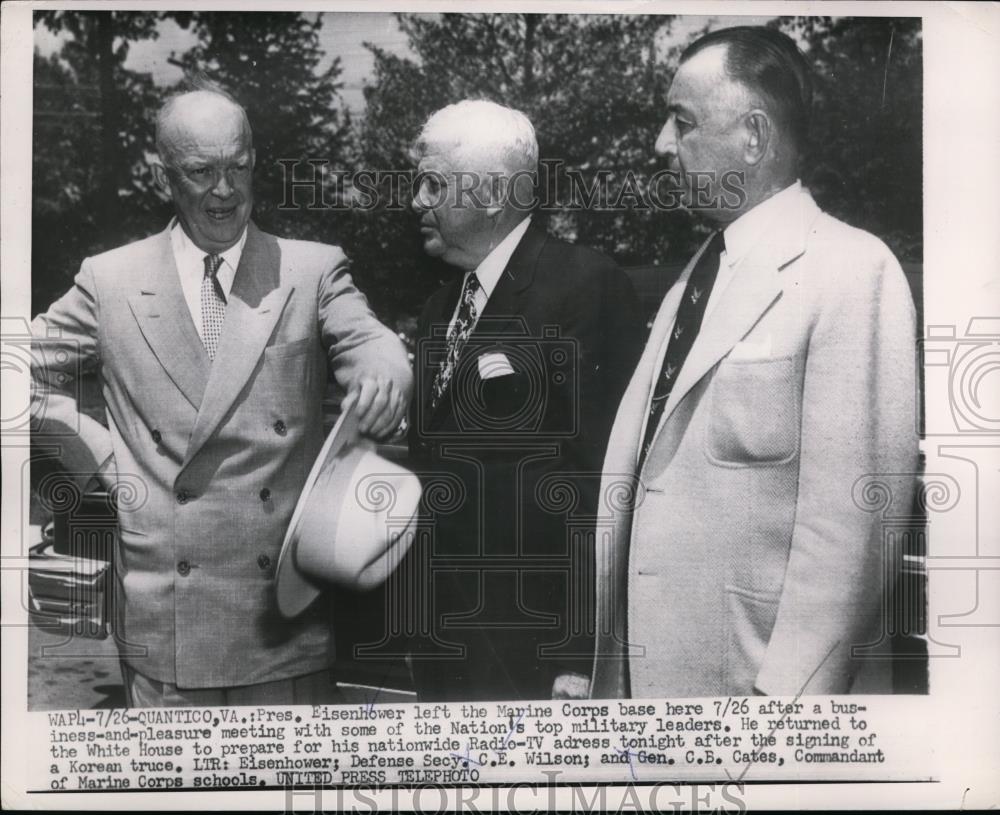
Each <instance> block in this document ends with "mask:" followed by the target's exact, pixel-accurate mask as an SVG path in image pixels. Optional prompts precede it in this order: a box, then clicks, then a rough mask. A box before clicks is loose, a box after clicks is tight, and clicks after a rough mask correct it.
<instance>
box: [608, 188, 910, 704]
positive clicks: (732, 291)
mask: <svg viewBox="0 0 1000 815" xmlns="http://www.w3.org/2000/svg"><path fill="white" fill-rule="evenodd" d="M793 209H794V210H795V211H796V213H797V217H794V218H791V219H784V218H782V219H780V222H779V223H777V224H773V225H772V228H771V233H770V234H765V235H762V236H761V237H760V239H759V240H758V241H757V242H756V244H755V247H756V248H755V249H754V250H752V251H751V253H750V254H749V255H748V256H747V257H745V258H744V260H743V263H742V265H741V266H740V267H739V269H738V271H737V273H736V276H735V278H734V279H733V281H732V282H731V283H730V284H729V286H728V287H727V288H726V289H725V290H724V291H723V293H722V295H721V299H720V300H719V302H718V305H717V306H716V308H715V309H714V311H713V312H712V313H711V314H709V316H708V317H707V318H706V320H705V323H704V325H703V326H702V328H701V331H700V333H699V335H698V337H697V339H696V341H695V344H694V346H693V348H692V350H691V353H690V355H689V356H688V358H687V361H686V362H685V364H684V366H683V368H682V369H681V371H680V372H679V374H678V380H677V383H676V385H675V386H674V388H673V390H672V392H671V394H670V397H669V401H668V403H667V406H666V408H665V412H664V416H665V419H664V420H663V422H662V424H661V425H660V428H659V431H658V432H657V435H656V436H655V439H654V441H653V445H652V448H651V450H650V452H649V455H648V457H647V458H646V460H645V463H644V466H643V468H642V471H641V472H640V473H638V477H639V481H640V482H641V486H640V487H639V490H638V493H639V494H638V496H637V499H636V501H635V506H634V511H633V505H632V504H631V503H629V502H627V501H626V502H622V501H620V500H618V501H616V500H614V498H615V492H616V485H617V484H621V483H622V482H625V481H628V480H629V479H630V478H633V477H634V476H635V475H636V473H635V467H636V460H637V450H638V445H639V444H640V440H641V438H642V432H643V426H644V422H645V417H646V412H647V400H648V396H649V392H650V388H651V385H652V380H653V377H654V376H655V375H656V373H657V372H658V371H659V351H660V350H661V347H662V345H663V342H664V338H665V336H666V333H667V331H668V330H669V329H670V326H671V324H672V322H673V319H674V315H675V314H676V312H677V308H678V303H679V301H680V298H681V296H682V293H683V291H684V286H685V283H686V281H687V278H688V276H689V275H690V273H691V270H692V268H693V265H694V262H695V260H696V259H697V258H695V259H694V260H692V263H691V264H689V266H688V268H687V269H686V270H685V272H684V274H683V275H682V276H681V279H680V280H679V281H678V283H677V284H676V285H675V286H674V287H673V288H672V289H671V290H670V292H669V293H668V294H667V296H666V298H665V300H664V302H663V305H662V307H661V309H660V312H659V314H658V316H657V318H656V321H655V323H654V326H653V330H652V336H651V338H650V341H649V343H648V345H647V347H646V351H645V354H644V355H643V358H642V360H641V361H640V363H639V367H638V368H637V370H636V373H635V375H634V377H633V378H632V381H631V383H630V385H629V387H628V389H627V391H626V393H625V396H624V398H623V400H622V403H621V405H620V408H619V411H618V415H617V418H616V421H615V426H614V430H613V431H612V435H611V440H610V442H609V445H608V454H607V458H606V461H605V466H604V470H605V472H604V478H603V484H602V491H603V494H604V495H605V497H606V498H607V499H608V501H607V503H608V507H609V510H608V514H607V516H606V518H605V520H606V525H605V530H606V532H605V534H604V536H603V537H604V540H603V543H602V542H601V535H600V533H599V540H598V562H597V591H598V606H597V613H598V632H599V636H598V643H597V653H596V660H595V668H594V681H593V685H592V695H593V696H594V697H595V698H602V697H616V696H624V695H627V694H628V693H631V695H633V696H636V697H643V696H646V697H650V696H713V695H723V694H749V693H751V692H752V691H753V689H754V688H755V687H756V688H758V689H759V690H760V691H763V692H764V693H767V694H775V695H776V694H788V695H794V694H797V693H799V692H801V691H805V692H806V693H842V692H846V691H847V690H848V689H849V687H850V684H851V681H852V678H853V676H854V675H855V673H856V671H857V668H858V662H857V661H856V660H852V659H851V656H850V649H851V646H853V645H862V644H864V643H868V642H871V641H873V640H877V639H878V637H877V635H873V634H872V627H873V626H874V625H877V624H878V608H879V602H880V598H881V595H882V590H883V585H884V582H885V576H884V574H883V568H884V564H885V563H886V561H885V558H884V552H883V543H882V530H881V528H880V525H879V516H878V515H877V514H873V513H872V512H870V511H866V509H865V507H864V501H861V500H857V499H858V489H859V486H858V484H859V479H864V478H865V477H867V476H872V475H873V474H874V476H875V480H884V481H885V482H886V483H887V484H888V485H889V487H890V489H892V490H893V501H898V502H899V504H898V506H902V507H907V506H909V503H910V501H911V500H912V489H913V482H914V478H913V475H912V474H913V473H914V472H915V467H916V463H917V462H916V459H917V439H918V437H917V432H916V410H917V402H916V387H915V382H914V376H915V364H916V363H915V353H914V344H915V336H914V312H913V303H912V298H911V296H910V292H909V289H908V287H907V284H906V280H905V277H904V275H903V273H902V271H901V269H900V267H899V264H898V263H897V262H896V260H895V258H894V257H893V256H892V254H891V252H890V251H889V250H888V249H887V248H886V247H885V245H884V244H882V243H881V242H880V241H879V240H878V239H876V238H875V237H873V236H872V235H869V234H868V233H865V232H862V231H860V230H857V229H853V228H851V227H849V226H847V225H846V224H844V223H842V222H840V221H837V220H835V219H834V218H831V217H830V216H829V215H826V214H824V213H822V212H821V211H820V210H819V208H818V207H817V206H816V204H815V203H814V202H813V200H812V198H811V197H810V196H809V194H808V193H807V192H802V193H800V196H799V200H798V204H797V205H796V206H794V207H793ZM869 509H870V508H869ZM625 640H627V641H628V642H629V643H630V646H631V647H630V648H629V649H627V651H626V648H625V647H624V644H623V643H624V641H625ZM629 683H630V687H629Z"/></svg>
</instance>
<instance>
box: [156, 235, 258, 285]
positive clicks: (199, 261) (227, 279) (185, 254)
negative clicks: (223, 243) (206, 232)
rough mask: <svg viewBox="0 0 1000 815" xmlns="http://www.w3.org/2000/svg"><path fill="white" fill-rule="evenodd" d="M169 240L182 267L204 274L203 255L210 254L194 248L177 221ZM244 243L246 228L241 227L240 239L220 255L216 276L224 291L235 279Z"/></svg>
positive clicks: (245, 240)
mask: <svg viewBox="0 0 1000 815" xmlns="http://www.w3.org/2000/svg"><path fill="white" fill-rule="evenodd" d="M170 240H171V243H172V244H173V249H174V256H175V257H176V258H177V259H178V260H181V259H183V265H184V266H186V267H188V268H191V269H200V270H202V272H204V269H205V255H208V254H211V253H210V252H206V251H204V250H203V249H199V248H198V247H197V246H195V244H194V242H193V241H192V240H191V239H190V238H189V237H188V235H187V233H186V232H185V231H184V227H182V226H181V224H180V221H177V222H176V223H175V224H174V227H173V229H171V230H170ZM246 242H247V227H243V234H242V235H240V239H239V240H238V241H236V243H234V244H233V245H232V246H230V247H229V248H228V249H227V250H226V251H225V252H221V253H220V255H221V257H222V265H221V266H219V271H218V272H217V273H216V276H217V277H218V278H219V282H220V283H222V284H223V288H224V289H228V285H232V282H233V279H234V278H235V277H236V270H237V269H238V268H239V267H240V258H241V257H242V256H243V247H244V246H245V245H246ZM178 265H181V264H178ZM227 284H228V285H227Z"/></svg>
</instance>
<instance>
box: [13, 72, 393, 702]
mask: <svg viewBox="0 0 1000 815" xmlns="http://www.w3.org/2000/svg"><path fill="white" fill-rule="evenodd" d="M156 137H157V147H158V150H159V154H160V161H159V162H158V163H157V164H156V165H155V166H154V172H155V175H156V178H157V180H158V181H159V183H160V184H161V185H162V187H163V189H164V190H165V191H166V192H168V193H169V194H170V196H171V198H172V199H173V202H174V205H175V208H176V210H177V217H176V218H175V219H173V220H172V221H171V223H170V224H168V225H167V227H166V229H164V230H163V231H162V232H160V233H159V234H156V235H152V236H150V237H148V238H145V239H143V240H140V241H137V242H135V243H131V244H129V245H127V246H123V247H119V248H117V249H112V250H111V251H109V252H105V253H103V254H101V255H98V256H96V257H92V258H88V259H87V260H85V261H84V262H83V266H82V267H81V269H80V273H79V274H78V275H77V277H76V280H75V281H74V285H73V287H72V288H71V289H70V290H69V291H68V292H67V293H66V294H65V295H63V297H61V298H60V299H59V300H57V301H56V302H55V303H53V304H52V307H51V308H50V309H49V310H48V311H47V312H45V313H44V314H41V315H39V316H38V317H37V318H36V319H35V321H34V322H33V323H32V333H33V336H34V337H35V339H36V342H35V343H33V350H34V352H35V354H34V360H35V361H36V363H37V364H34V365H33V367H32V377H33V383H34V385H35V386H36V387H35V389H34V390H33V408H34V414H33V417H34V418H35V419H36V420H37V421H38V422H39V423H40V424H39V426H38V429H40V430H42V431H43V432H45V433H46V435H47V436H49V437H51V436H53V435H57V436H59V440H60V442H61V443H62V445H63V463H64V464H65V465H66V467H67V468H68V469H69V470H70V471H71V473H72V474H73V475H74V476H75V478H76V481H77V483H78V484H79V485H80V486H81V487H82V486H84V485H85V484H86V483H87V482H88V481H90V480H91V477H92V476H93V475H94V474H95V473H96V474H97V477H98V478H99V480H101V481H102V482H103V483H104V484H105V485H106V486H108V487H109V488H112V489H113V488H114V487H115V486H116V484H117V483H118V482H119V481H120V480H122V481H125V482H126V483H129V482H131V484H132V486H133V487H135V488H136V490H137V492H136V494H135V496H134V500H132V501H131V502H121V501H120V502H119V527H120V536H119V541H118V546H117V550H116V554H115V568H114V589H115V609H116V621H115V622H116V627H115V636H116V639H118V641H119V644H120V645H121V646H122V651H123V659H124V663H123V673H124V679H125V689H126V696H127V699H128V705H129V707H153V706H179V705H224V704H235V705H238V704H292V703H319V702H331V701H335V700H336V699H337V694H336V687H335V686H334V685H332V684H331V681H330V676H329V670H328V666H329V665H330V662H331V658H332V653H331V642H330V631H329V624H328V621H327V620H326V619H325V618H324V617H323V616H321V615H319V614H314V615H304V616H303V617H301V618H298V619H296V620H294V621H286V620H283V619H282V618H281V617H280V615H279V614H278V611H277V608H276V605H275V602H274V596H273V594H274V591H273V587H274V570H275V567H276V564H277V561H278V553H279V550H280V548H281V542H282V538H283V537H284V534H285V530H286V529H287V527H288V523H289V519H290V517H291V515H292V510H293V509H294V507H295V504H296V501H297V500H298V498H299V493H300V492H301V490H302V487H303V484H304V483H305V480H306V476H307V475H308V473H309V468H310V466H311V464H312V462H313V460H314V458H315V457H316V455H317V453H318V452H319V449H320V447H321V445H322V443H323V423H322V418H323V414H322V410H321V404H322V399H323V396H324V393H325V391H326V385H327V381H328V377H329V376H331V375H332V376H333V377H334V378H335V379H336V381H337V383H338V384H339V385H341V386H342V387H343V388H344V390H346V391H347V392H348V395H347V397H346V398H347V399H348V400H350V401H352V402H354V403H355V406H356V409H357V410H358V412H359V415H360V416H361V425H360V426H361V429H362V431H363V432H367V433H368V434H369V435H372V436H375V437H382V436H384V435H386V434H388V433H390V432H393V431H394V430H395V429H396V428H397V427H398V426H399V423H400V422H401V420H402V418H403V416H404V415H405V412H406V405H407V401H408V398H409V392H410V387H411V384H412V377H411V374H410V370H409V365H408V363H407V359H406V354H405V351H404V349H403V346H402V343H400V341H399V339H398V338H396V337H395V336H394V335H393V333H392V332H391V331H390V330H389V329H387V328H386V327H385V326H383V325H382V324H381V323H380V322H379V321H378V320H377V319H376V318H375V315H374V314H372V312H371V310H370V309H369V307H368V303H367V301H366V300H365V297H364V295H362V294H361V293H360V292H359V291H358V290H357V289H356V288H355V287H354V284H353V283H352V282H351V276H350V275H349V274H348V272H347V258H346V257H345V256H344V253H343V252H342V251H341V250H340V249H339V248H337V247H335V246H325V245H323V244H318V243H311V242H308V241H293V240H284V239H282V238H277V237H274V236H273V235H268V234H266V233H264V232H261V231H260V230H259V229H257V227H256V226H255V225H254V224H253V222H252V221H251V220H250V212H251V208H252V204H253V194H252V183H251V182H252V174H253V165H254V158H255V155H254V150H253V147H252V141H251V132H250V125H249V122H248V121H247V117H246V113H245V112H244V111H243V109H242V108H241V107H240V106H239V105H238V104H236V103H235V102H234V101H233V100H232V99H231V98H230V97H229V96H228V95H227V94H225V93H223V92H222V91H220V90H219V89H217V88H214V87H211V86H205V87H202V88H200V89H197V90H193V91H190V92H185V93H181V94H178V95H177V96H175V97H173V98H171V99H170V100H168V101H167V103H166V104H165V105H164V107H163V109H162V110H161V111H160V114H159V116H158V118H157V123H156ZM80 371H83V372H93V373H95V374H97V375H99V377H100V381H101V386H102V395H103V397H104V402H105V407H106V415H107V426H106V427H105V426H104V425H103V424H101V423H99V422H96V421H94V420H93V419H91V418H89V417H88V416H87V415H85V414H84V413H81V412H80V406H79V405H78V404H77V401H76V399H75V398H74V395H75V394H74V391H75V383H74V381H73V376H74V374H76V373H77V372H80Z"/></svg>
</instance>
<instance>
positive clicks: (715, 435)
mask: <svg viewBox="0 0 1000 815" xmlns="http://www.w3.org/2000/svg"><path fill="white" fill-rule="evenodd" d="M800 409H801V382H800V376H799V375H798V372H797V366H796V361H795V359H794V358H791V357H788V358H783V359H767V360H740V361H734V360H725V361H723V362H722V363H721V364H720V365H719V369H718V372H717V373H716V375H715V377H714V379H713V381H712V388H711V404H710V406H709V421H708V426H707V430H706V439H705V452H706V455H707V456H708V458H709V459H710V460H711V461H713V462H714V463H716V464H720V465H723V466H730V467H734V466H735V467H740V466H743V467H748V466H753V465H763V464H782V463H785V462H788V461H790V460H792V459H793V458H794V457H795V456H796V455H797V454H798V448H799V423H800V421H799V419H800Z"/></svg>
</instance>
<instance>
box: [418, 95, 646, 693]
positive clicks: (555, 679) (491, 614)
mask: <svg viewBox="0 0 1000 815" xmlns="http://www.w3.org/2000/svg"><path fill="white" fill-rule="evenodd" d="M416 152H417V153H418V154H419V172H420V175H418V178H419V179H420V183H419V186H418V189H417V191H416V195H415V197H414V199H413V209H414V211H415V212H416V213H417V214H419V215H420V226H421V233H422V234H423V238H424V249H425V251H426V252H427V253H428V254H430V255H431V256H433V257H439V258H441V259H442V260H444V261H445V262H446V263H448V264H449V265H451V266H454V267H456V269H457V270H459V272H460V274H457V275H456V276H455V277H454V279H453V280H451V281H450V282H448V283H446V284H445V285H444V286H443V287H442V288H441V289H439V290H438V291H437V292H435V293H434V294H433V295H431V297H430V299H429V300H428V302H427V304H426V306H425V308H424V311H423V314H422V315H421V318H420V322H419V328H418V345H417V363H416V377H417V392H416V396H415V398H414V401H413V408H412V413H411V421H410V451H411V456H412V459H413V462H414V465H415V466H416V467H417V468H418V471H419V472H420V474H421V475H422V477H423V478H424V481H425V496H427V497H428V501H427V503H428V505H429V506H430V509H431V512H430V513H429V518H428V519H427V520H426V522H427V523H428V524H429V525H430V527H431V528H432V530H433V538H432V540H431V542H430V546H429V547H427V548H423V547H420V546H415V547H414V549H413V550H411V553H410V557H409V562H408V563H407V564H404V568H403V569H401V571H403V572H404V573H405V572H406V571H407V570H409V571H410V572H411V573H412V574H414V575H419V577H418V578H417V579H415V580H413V581H412V584H413V585H415V587H416V589H417V591H418V593H419V600H418V602H419V607H418V610H417V611H415V612H414V613H413V614H412V615H411V618H412V619H413V620H416V619H418V618H419V619H422V620H429V622H430V626H429V630H421V631H419V632H417V633H418V636H417V637H415V638H414V640H413V645H412V647H413V656H412V670H413V675H414V681H415V684H416V688H417V692H418V694H419V696H420V698H421V700H449V701H460V700H491V699H492V700H499V699H548V698H550V697H552V696H556V697H583V696H585V695H586V691H587V687H588V685H589V673H590V663H591V660H590V654H591V653H592V650H593V634H592V631H593V629H592V626H593V618H592V614H591V612H590V611H589V609H590V608H592V602H593V598H592V592H593V571H592V568H591V564H592V559H593V544H592V541H591V540H590V539H589V535H590V534H591V533H592V528H593V521H592V518H593V514H594V511H595V508H594V503H595V501H596V495H597V487H598V485H599V481H600V472H601V462H602V460H603V456H604V449H605V444H606V443H607V438H608V433H609V431H610V428H611V421H612V419H613V417H614V411H615V408H616V407H617V404H618V399H619V398H620V397H621V394H622V392H623V391H624V389H625V384H626V381H627V379H628V376H629V373H630V372H631V370H632V368H633V366H634V365H635V362H636V361H637V359H638V356H639V350H640V348H641V344H642V340H641V336H642V334H641V332H642V323H641V319H640V317H639V313H638V303H637V299H636V296H635V293H634V291H633V289H632V286H631V284H630V283H629V280H628V278H627V277H626V276H625V274H624V273H623V272H622V271H621V270H620V269H619V268H618V267H617V266H616V265H615V264H614V263H613V262H612V261H611V260H610V259H608V258H607V257H605V256H604V255H602V254H600V253H598V252H595V251H593V250H591V249H588V248H586V247H583V246H578V245H572V244H569V243H566V242H564V241H561V240H557V239H555V238H553V237H551V236H550V235H548V234H546V232H545V230H544V229H543V228H540V227H539V226H538V225H537V224H536V223H535V222H534V218H533V217H531V214H530V210H529V208H530V205H531V202H532V198H533V190H532V177H531V176H532V175H533V173H534V172H535V169H536V166H537V161H538V144H537V141H536V138H535V131H534V128H533V127H532V125H531V122H530V121H529V120H528V119H527V117H526V116H525V115H524V114H523V113H521V112H519V111H516V110H512V109H509V108H505V107H502V106H500V105H497V104H494V103H492V102H486V101H471V100H467V101H464V102H459V103H457V104H455V105H450V106H449V107H446V108H444V109H442V110H440V111H438V112H437V113H435V114H434V115H433V116H431V118H430V119H429V120H428V121H427V123H426V124H425V126H424V128H423V130H422V132H421V134H420V136H419V138H418V140H417V145H416ZM445 485H447V488H448V489H450V490H451V491H452V492H453V495H454V500H452V501H450V502H449V506H442V505H441V504H442V502H440V501H436V500H434V498H433V496H434V495H435V494H437V493H438V490H439V489H441V488H442V487H444V486H445Z"/></svg>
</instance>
